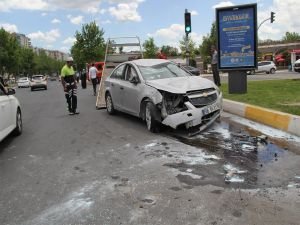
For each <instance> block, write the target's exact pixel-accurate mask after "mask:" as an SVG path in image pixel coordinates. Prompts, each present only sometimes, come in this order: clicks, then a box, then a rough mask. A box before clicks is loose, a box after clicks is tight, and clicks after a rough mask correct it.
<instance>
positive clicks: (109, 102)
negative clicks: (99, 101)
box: [105, 93, 115, 115]
mask: <svg viewBox="0 0 300 225" xmlns="http://www.w3.org/2000/svg"><path fill="white" fill-rule="evenodd" d="M105 102H106V110H107V112H108V113H109V114H111V115H112V114H114V113H115V109H114V104H113V101H112V98H111V95H110V94H109V93H108V94H106V97H105Z"/></svg>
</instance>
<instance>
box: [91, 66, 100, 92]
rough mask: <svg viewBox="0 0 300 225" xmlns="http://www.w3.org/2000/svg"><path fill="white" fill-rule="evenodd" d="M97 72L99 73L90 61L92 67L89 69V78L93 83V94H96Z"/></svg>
mask: <svg viewBox="0 0 300 225" xmlns="http://www.w3.org/2000/svg"><path fill="white" fill-rule="evenodd" d="M97 73H99V71H98V70H97V68H96V67H95V64H94V63H92V67H91V68H90V69H89V79H90V80H91V81H92V84H93V91H94V95H96V87H97Z"/></svg>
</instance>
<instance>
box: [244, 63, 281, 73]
mask: <svg viewBox="0 0 300 225" xmlns="http://www.w3.org/2000/svg"><path fill="white" fill-rule="evenodd" d="M276 70H277V67H276V65H275V63H274V62H273V61H261V62H258V63H257V69H256V70H255V71H254V70H252V71H250V73H251V74H254V73H266V74H274V73H275V72H276Z"/></svg>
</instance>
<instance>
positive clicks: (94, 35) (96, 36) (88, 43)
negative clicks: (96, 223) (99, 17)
mask: <svg viewBox="0 0 300 225" xmlns="http://www.w3.org/2000/svg"><path fill="white" fill-rule="evenodd" d="M103 35H104V31H103V29H99V27H98V25H97V24H96V22H95V21H94V22H91V23H89V24H85V25H83V26H82V29H81V32H79V31H76V33H75V38H76V41H75V44H74V45H73V46H72V48H71V54H72V56H73V58H74V61H75V63H76V64H77V69H83V68H85V63H90V62H94V61H103V60H104V55H105V41H104V38H103Z"/></svg>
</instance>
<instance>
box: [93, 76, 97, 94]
mask: <svg viewBox="0 0 300 225" xmlns="http://www.w3.org/2000/svg"><path fill="white" fill-rule="evenodd" d="M92 84H93V90H94V94H96V87H97V78H94V79H92Z"/></svg>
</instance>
